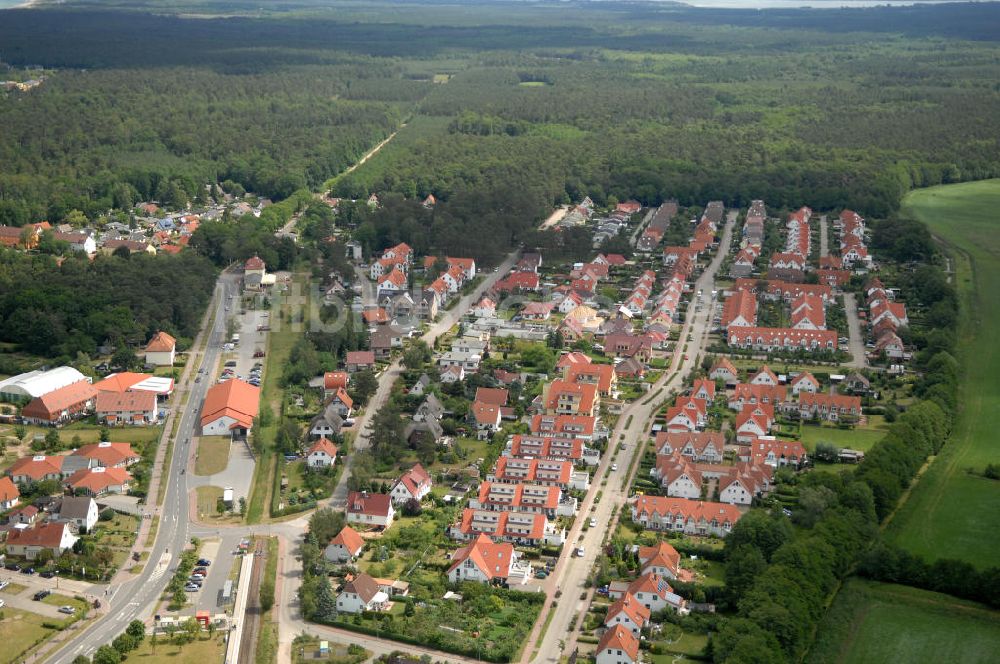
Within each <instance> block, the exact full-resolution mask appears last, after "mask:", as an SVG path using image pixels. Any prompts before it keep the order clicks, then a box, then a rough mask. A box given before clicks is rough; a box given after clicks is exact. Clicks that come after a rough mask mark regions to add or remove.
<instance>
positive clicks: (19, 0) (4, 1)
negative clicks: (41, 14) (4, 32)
mask: <svg viewBox="0 0 1000 664" xmlns="http://www.w3.org/2000/svg"><path fill="white" fill-rule="evenodd" d="M25 2H26V0H0V9H10V8H11V7H16V6H17V5H23V4H24V3H25Z"/></svg>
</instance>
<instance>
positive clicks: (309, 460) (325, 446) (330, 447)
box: [306, 437, 337, 468]
mask: <svg viewBox="0 0 1000 664" xmlns="http://www.w3.org/2000/svg"><path fill="white" fill-rule="evenodd" d="M336 460H337V446H336V445H334V444H333V443H332V442H330V440H329V439H327V438H325V437H324V438H320V439H319V440H317V441H316V442H315V443H313V446H312V447H310V448H309V451H308V452H307V453H306V465H307V466H308V467H310V468H329V467H331V466H333V464H334V463H336Z"/></svg>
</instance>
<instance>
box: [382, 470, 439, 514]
mask: <svg viewBox="0 0 1000 664" xmlns="http://www.w3.org/2000/svg"><path fill="white" fill-rule="evenodd" d="M432 486H433V482H431V476H430V473H428V472H427V471H426V470H424V467H423V466H421V465H420V464H419V463H418V464H416V465H415V466H413V468H410V469H409V470H407V471H406V472H405V473H403V474H402V475H400V477H399V479H398V480H396V484H394V485H393V487H392V490H391V491H390V492H389V495H390V496H392V502H394V503H396V504H397V505H400V504H402V503H405V502H407V501H408V500H416V501H421V500H423V499H424V496H426V495H427V494H429V493H430V492H431V487H432Z"/></svg>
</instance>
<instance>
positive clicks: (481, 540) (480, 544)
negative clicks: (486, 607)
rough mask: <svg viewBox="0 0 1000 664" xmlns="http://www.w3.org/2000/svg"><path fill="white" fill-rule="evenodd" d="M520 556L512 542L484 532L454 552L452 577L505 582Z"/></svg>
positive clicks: (457, 580)
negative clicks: (500, 541) (490, 536)
mask: <svg viewBox="0 0 1000 664" xmlns="http://www.w3.org/2000/svg"><path fill="white" fill-rule="evenodd" d="M519 557H520V554H519V553H518V552H517V551H515V550H514V546H513V545H512V544H508V543H505V542H502V543H498V542H494V541H493V540H491V539H490V538H489V537H487V536H486V535H483V534H480V535H478V536H477V537H476V539H475V540H473V541H472V543H471V544H469V545H467V546H464V547H462V548H461V549H459V550H458V551H456V552H455V553H454V554H452V556H451V560H452V563H451V567H449V568H448V581H449V582H450V583H459V582H461V581H475V582H477V583H494V582H500V583H502V582H505V581H507V579H508V578H510V576H511V572H512V571H513V569H514V567H515V565H516V563H517V559H518V558H519ZM529 573H530V567H529Z"/></svg>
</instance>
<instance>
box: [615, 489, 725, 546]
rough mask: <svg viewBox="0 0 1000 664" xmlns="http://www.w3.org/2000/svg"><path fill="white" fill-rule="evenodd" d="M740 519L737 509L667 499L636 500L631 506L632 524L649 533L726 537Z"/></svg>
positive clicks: (708, 503)
mask: <svg viewBox="0 0 1000 664" xmlns="http://www.w3.org/2000/svg"><path fill="white" fill-rule="evenodd" d="M741 516H742V512H740V510H739V508H737V507H736V506H735V505H729V504H725V503H713V502H706V501H700V500H688V499H686V498H671V497H667V496H639V497H638V498H636V499H635V502H633V503H632V520H633V521H635V522H636V523H638V524H641V525H642V526H643V527H644V528H649V529H650V530H664V531H674V532H683V533H687V534H690V535H715V536H716V537H725V536H726V535H728V534H729V533H730V532H731V531H732V529H733V526H734V525H735V524H736V522H737V521H739V519H740V517H741Z"/></svg>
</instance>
